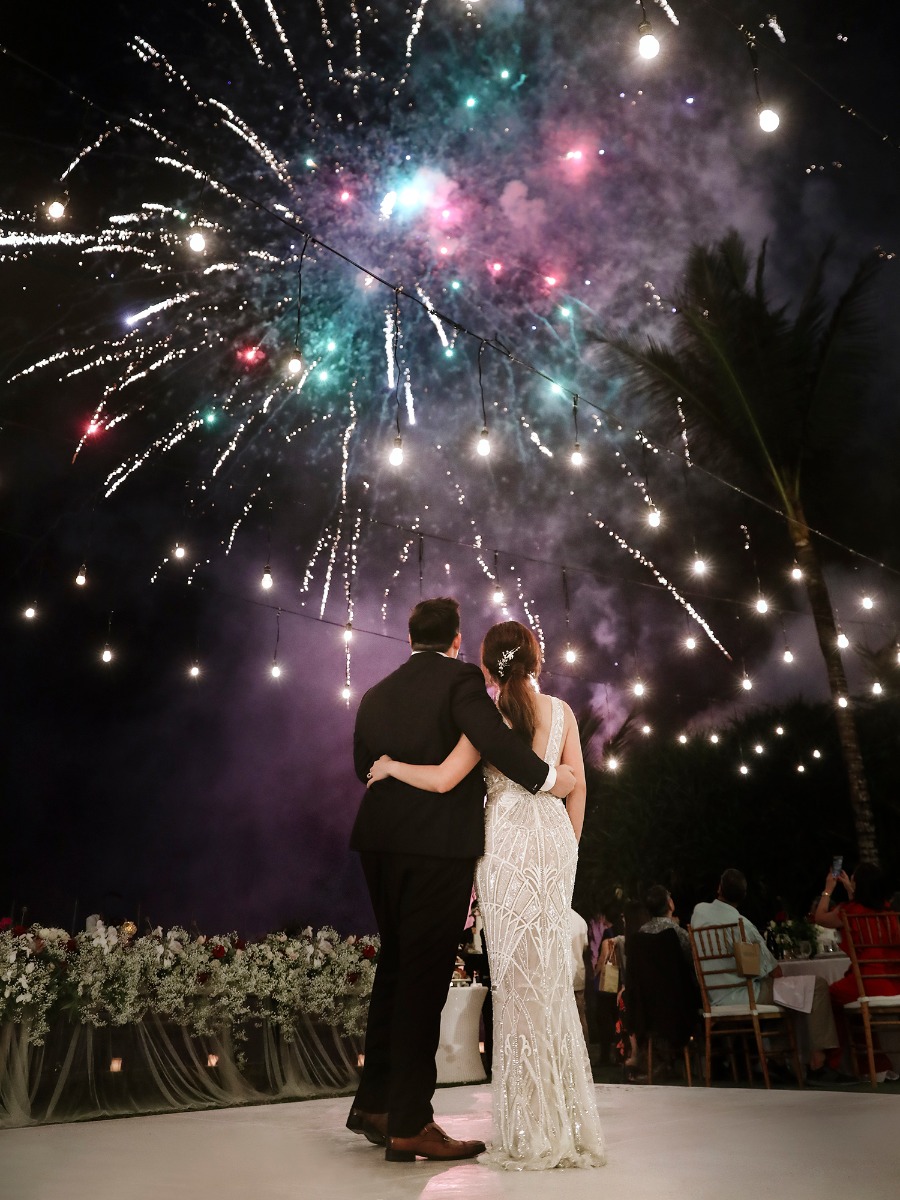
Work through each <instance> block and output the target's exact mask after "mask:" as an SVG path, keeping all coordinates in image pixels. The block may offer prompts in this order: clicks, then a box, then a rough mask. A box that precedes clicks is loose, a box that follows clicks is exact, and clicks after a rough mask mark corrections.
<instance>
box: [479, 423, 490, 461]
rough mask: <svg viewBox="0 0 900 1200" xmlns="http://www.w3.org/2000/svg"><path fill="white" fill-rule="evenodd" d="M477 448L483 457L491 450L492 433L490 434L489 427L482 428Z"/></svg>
mask: <svg viewBox="0 0 900 1200" xmlns="http://www.w3.org/2000/svg"><path fill="white" fill-rule="evenodd" d="M477 449H478V453H479V454H480V455H481V457H482V458H486V457H487V456H488V455H489V454H490V452H491V439H490V435H489V434H488V431H487V427H485V428H484V429H482V431H481V433H480V434H479V435H478V447H477Z"/></svg>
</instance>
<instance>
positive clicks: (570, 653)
mask: <svg viewBox="0 0 900 1200" xmlns="http://www.w3.org/2000/svg"><path fill="white" fill-rule="evenodd" d="M577 658H578V655H577V654H576V653H575V651H574V650H573V649H572V647H571V646H567V647H566V662H567V663H573V662H575V660H576V659H577Z"/></svg>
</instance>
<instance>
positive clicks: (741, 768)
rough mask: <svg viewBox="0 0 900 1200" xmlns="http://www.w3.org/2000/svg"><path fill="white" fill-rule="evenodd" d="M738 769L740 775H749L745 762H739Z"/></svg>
mask: <svg viewBox="0 0 900 1200" xmlns="http://www.w3.org/2000/svg"><path fill="white" fill-rule="evenodd" d="M738 770H739V771H740V773H741V774H742V775H749V774H750V768H749V767H748V766H747V764H746V763H741V765H740V766H739V767H738Z"/></svg>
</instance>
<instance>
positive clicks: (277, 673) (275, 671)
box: [272, 663, 281, 679]
mask: <svg viewBox="0 0 900 1200" xmlns="http://www.w3.org/2000/svg"><path fill="white" fill-rule="evenodd" d="M280 677H281V667H279V665H278V663H272V678H273V679H279V678H280Z"/></svg>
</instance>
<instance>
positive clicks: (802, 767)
mask: <svg viewBox="0 0 900 1200" xmlns="http://www.w3.org/2000/svg"><path fill="white" fill-rule="evenodd" d="M797 770H798V771H799V772H800V774H801V775H802V774H803V772H804V771H805V770H806V767H804V765H803V763H797Z"/></svg>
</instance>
